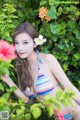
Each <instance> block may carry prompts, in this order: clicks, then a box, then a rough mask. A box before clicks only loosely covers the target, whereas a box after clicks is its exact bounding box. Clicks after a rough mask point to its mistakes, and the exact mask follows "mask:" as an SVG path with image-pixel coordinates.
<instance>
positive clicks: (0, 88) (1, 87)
mask: <svg viewBox="0 0 80 120" xmlns="http://www.w3.org/2000/svg"><path fill="white" fill-rule="evenodd" d="M0 90H2V91H4V87H3V85H2V83H0Z"/></svg>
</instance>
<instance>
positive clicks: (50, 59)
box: [41, 53, 57, 63]
mask: <svg viewBox="0 0 80 120" xmlns="http://www.w3.org/2000/svg"><path fill="white" fill-rule="evenodd" d="M41 54H42V58H44V59H45V60H46V62H48V63H49V62H50V63H52V62H55V61H57V59H56V57H55V56H54V55H52V54H46V53H41Z"/></svg>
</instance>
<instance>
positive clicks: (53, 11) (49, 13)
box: [47, 7, 56, 19]
mask: <svg viewBox="0 0 80 120" xmlns="http://www.w3.org/2000/svg"><path fill="white" fill-rule="evenodd" d="M47 16H50V17H51V18H52V19H56V9H55V7H52V8H51V9H50V10H49V11H48V13H47Z"/></svg>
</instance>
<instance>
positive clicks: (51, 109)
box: [47, 105, 54, 117]
mask: <svg viewBox="0 0 80 120" xmlns="http://www.w3.org/2000/svg"><path fill="white" fill-rule="evenodd" d="M47 111H48V114H49V116H50V117H51V116H52V115H53V114H54V107H53V106H52V105H49V106H47Z"/></svg>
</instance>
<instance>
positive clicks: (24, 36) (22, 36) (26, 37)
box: [15, 32, 33, 41]
mask: <svg viewBox="0 0 80 120" xmlns="http://www.w3.org/2000/svg"><path fill="white" fill-rule="evenodd" d="M20 40H21V41H22V40H26V41H30V40H33V39H32V38H31V36H30V35H29V34H28V33H25V32H23V33H20V34H18V35H17V36H16V37H15V41H20Z"/></svg>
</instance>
